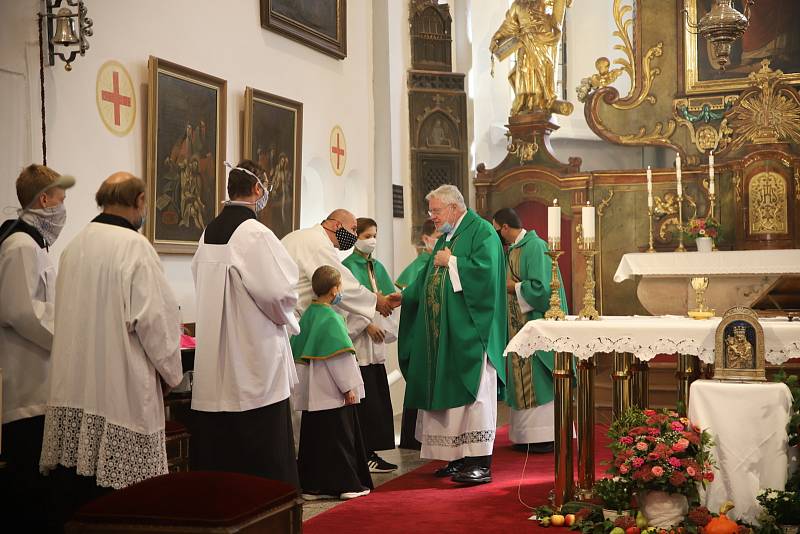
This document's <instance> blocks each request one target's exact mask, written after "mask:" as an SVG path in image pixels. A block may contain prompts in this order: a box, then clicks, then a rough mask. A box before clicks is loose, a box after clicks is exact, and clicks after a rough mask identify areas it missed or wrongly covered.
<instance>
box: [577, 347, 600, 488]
mask: <svg viewBox="0 0 800 534" xmlns="http://www.w3.org/2000/svg"><path fill="white" fill-rule="evenodd" d="M595 367H596V365H595V357H594V356H592V357H591V358H589V359H587V360H581V361H579V362H578V497H579V498H581V499H584V498H589V497H591V491H592V486H594V377H595Z"/></svg>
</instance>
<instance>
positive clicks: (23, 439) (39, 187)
mask: <svg viewBox="0 0 800 534" xmlns="http://www.w3.org/2000/svg"><path fill="white" fill-rule="evenodd" d="M58 183H59V175H58V173H57V172H55V171H53V170H52V169H49V168H48V167H45V166H43V165H29V166H28V167H25V169H23V170H22V172H21V173H20V175H19V177H18V178H17V182H16V188H17V198H18V200H19V202H20V205H21V206H22V207H23V208H26V207H27V208H28V209H24V210H22V211H21V213H20V217H19V218H18V219H9V220H7V221H5V222H4V223H3V224H2V225H0V369H2V370H3V412H2V420H3V444H2V455H0V460H2V461H3V462H5V464H6V465H5V468H4V469H0V488H2V491H1V492H0V502H2V503H3V506H8V509H9V510H15V511H16V513H18V514H19V515H20V516H21V517H22V516H24V517H26V518H28V519H29V520H30V521H36V520H37V519H38V518H42V517H43V516H42V511H43V508H44V506H45V499H44V498H43V494H44V493H43V492H44V491H45V490H44V488H43V478H42V477H41V476H40V475H39V452H40V450H41V445H42V431H43V430H44V411H45V405H46V404H47V395H48V393H49V389H48V388H49V386H50V381H49V380H50V348H51V346H52V343H53V312H54V301H55V290H56V270H55V267H54V266H53V264H52V263H51V261H50V256H49V255H48V247H49V246H50V245H52V244H53V243H54V242H55V240H56V239H57V238H58V235H59V233H60V232H61V229H62V228H63V226H64V222H65V221H66V217H67V212H66V209H65V207H64V198H65V191H64V189H63V188H62V187H58V186H57V185H56V184H58ZM28 527H29V528H32V529H34V530H35V529H36V528H37V527H39V528H42V524H39V523H33V524H31V523H28Z"/></svg>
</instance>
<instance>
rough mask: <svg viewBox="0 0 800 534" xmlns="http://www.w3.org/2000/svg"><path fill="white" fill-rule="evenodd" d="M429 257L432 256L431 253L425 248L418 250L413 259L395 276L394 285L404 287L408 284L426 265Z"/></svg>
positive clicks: (429, 259)
mask: <svg viewBox="0 0 800 534" xmlns="http://www.w3.org/2000/svg"><path fill="white" fill-rule="evenodd" d="M431 258H433V255H432V254H431V253H430V252H428V251H427V250H423V251H422V252H420V253H419V255H418V256H417V257H416V258H415V259H414V261H412V262H411V263H410V264H409V265H408V267H406V268H405V269H403V272H402V273H400V276H398V277H397V280H396V281H395V285H396V286H397V287H399V288H400V289H405V288H407V287H408V286H410V285H411V282H413V281H414V279H415V278H416V277H417V275H418V274H419V272H420V271H421V270H423V269H425V268H426V267H427V266H428V262H429V261H431Z"/></svg>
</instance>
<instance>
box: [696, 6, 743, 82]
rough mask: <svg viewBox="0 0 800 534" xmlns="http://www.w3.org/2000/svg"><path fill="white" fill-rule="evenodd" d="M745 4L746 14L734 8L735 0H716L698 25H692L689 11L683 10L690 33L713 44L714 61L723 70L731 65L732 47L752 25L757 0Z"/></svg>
mask: <svg viewBox="0 0 800 534" xmlns="http://www.w3.org/2000/svg"><path fill="white" fill-rule="evenodd" d="M743 3H744V14H742V13H741V12H739V11H738V10H737V9H736V8H735V7H733V0H714V5H713V6H712V7H711V11H709V12H708V13H706V14H705V15H703V18H701V19H700V20H699V21H698V23H697V24H692V23H691V21H689V20H688V15H689V13H688V11H687V10H686V9H684V10H683V12H684V14H685V15H686V18H687V20H686V25H687V26H688V27H689V31H690V32H691V33H694V34H699V35H700V36H701V37H703V39H705V40H706V41H708V42H709V43H711V49H712V53H713V56H714V57H713V59H714V60H715V62H716V64H718V65H719V68H720V69H722V70H725V67H726V66H727V65H728V63H730V58H731V45H733V43H734V42H735V41H736V40H737V39H739V38H740V37H741V36H742V34H743V33H744V31H745V30H746V29H747V25H748V24H749V23H750V21H749V19H750V8H751V6H752V5H754V4H755V0H743Z"/></svg>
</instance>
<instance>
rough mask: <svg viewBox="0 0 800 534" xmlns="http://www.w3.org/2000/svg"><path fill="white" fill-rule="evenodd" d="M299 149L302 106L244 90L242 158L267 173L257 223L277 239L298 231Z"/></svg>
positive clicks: (300, 177) (299, 103)
mask: <svg viewBox="0 0 800 534" xmlns="http://www.w3.org/2000/svg"><path fill="white" fill-rule="evenodd" d="M302 145H303V104H302V102H297V101H295V100H290V99H288V98H284V97H282V96H277V95H273V94H270V93H267V92H264V91H259V90H258V89H254V88H252V87H247V88H245V92H244V143H243V145H242V156H243V157H244V158H246V159H251V160H253V161H255V162H256V163H257V164H258V165H260V166H261V168H263V169H264V171H265V172H266V173H267V179H268V180H269V183H270V187H271V188H272V190H271V191H270V197H269V201H268V202H267V206H266V207H265V208H264V209H263V210H261V212H260V213H259V214H258V219H259V220H260V221H261V222H262V223H264V224H265V225H266V226H267V227H268V228H269V229H270V230H272V231H273V233H274V234H275V235H276V236H277V237H278V239H281V238H283V237H284V236H285V235H286V234H288V233H290V232H292V231H294V230H297V229H298V228H300V190H301V186H302V176H301V169H302V156H303V150H302V148H303V146H302Z"/></svg>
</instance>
